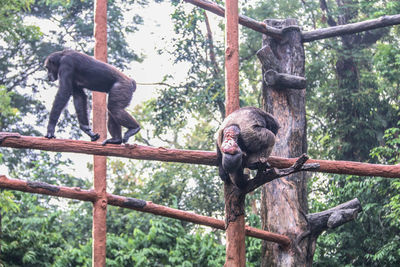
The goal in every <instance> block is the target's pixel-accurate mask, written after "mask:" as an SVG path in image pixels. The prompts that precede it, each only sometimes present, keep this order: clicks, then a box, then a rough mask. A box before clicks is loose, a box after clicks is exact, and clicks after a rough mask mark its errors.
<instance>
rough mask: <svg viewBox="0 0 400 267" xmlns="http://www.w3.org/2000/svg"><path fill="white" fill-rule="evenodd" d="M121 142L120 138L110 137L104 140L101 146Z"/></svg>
mask: <svg viewBox="0 0 400 267" xmlns="http://www.w3.org/2000/svg"><path fill="white" fill-rule="evenodd" d="M121 143H122V140H121V139H113V138H110V139H107V140H104V141H103V143H101V145H102V146H105V145H107V144H116V145H120V144H121Z"/></svg>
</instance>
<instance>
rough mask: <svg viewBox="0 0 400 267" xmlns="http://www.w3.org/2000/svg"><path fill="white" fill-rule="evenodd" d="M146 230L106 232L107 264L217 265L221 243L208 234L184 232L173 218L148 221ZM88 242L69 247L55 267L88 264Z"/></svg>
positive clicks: (120, 265)
mask: <svg viewBox="0 0 400 267" xmlns="http://www.w3.org/2000/svg"><path fill="white" fill-rule="evenodd" d="M149 224H150V228H149V230H148V232H147V233H145V232H143V231H142V230H140V229H138V228H135V229H134V230H133V232H131V233H128V232H123V233H121V234H116V233H109V234H108V235H107V266H116V267H122V266H149V267H150V266H182V267H186V266H221V265H223V263H224V261H225V257H224V252H225V249H224V246H222V245H221V244H219V242H218V241H217V240H215V239H214V238H213V235H212V234H207V233H204V231H203V230H202V229H197V230H196V232H195V233H190V234H188V233H187V232H186V230H185V228H184V227H182V225H181V223H180V222H179V221H177V220H172V219H162V218H160V219H159V220H150V222H149ZM90 248H91V244H90V243H87V244H86V245H84V246H81V247H80V249H79V250H77V249H73V248H69V249H67V250H66V251H64V253H63V255H60V257H59V258H58V259H57V261H56V263H55V266H90V265H91V253H90V252H91V250H90Z"/></svg>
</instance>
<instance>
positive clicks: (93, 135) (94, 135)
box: [79, 124, 100, 142]
mask: <svg viewBox="0 0 400 267" xmlns="http://www.w3.org/2000/svg"><path fill="white" fill-rule="evenodd" d="M79 128H81V130H82V131H84V132H85V134H87V135H89V136H90V140H91V141H92V142H94V141H97V139H99V138H100V135H99V134H98V133H94V132H92V129H91V128H90V127H89V126H88V125H83V124H81V125H80V127H79Z"/></svg>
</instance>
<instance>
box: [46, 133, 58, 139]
mask: <svg viewBox="0 0 400 267" xmlns="http://www.w3.org/2000/svg"><path fill="white" fill-rule="evenodd" d="M44 137H46V138H47V139H54V138H56V136H55V135H54V134H52V133H47V134H46V135H45V136H44Z"/></svg>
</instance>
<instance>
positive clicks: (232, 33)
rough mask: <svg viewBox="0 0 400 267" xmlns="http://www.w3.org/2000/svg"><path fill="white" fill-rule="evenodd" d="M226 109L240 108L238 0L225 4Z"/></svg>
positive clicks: (227, 111) (227, 113) (227, 0)
mask: <svg viewBox="0 0 400 267" xmlns="http://www.w3.org/2000/svg"><path fill="white" fill-rule="evenodd" d="M225 9H226V11H225V109H226V115H229V114H231V113H232V112H233V111H235V110H237V109H238V108H239V24H238V23H239V15H238V0H226V3H225Z"/></svg>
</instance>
